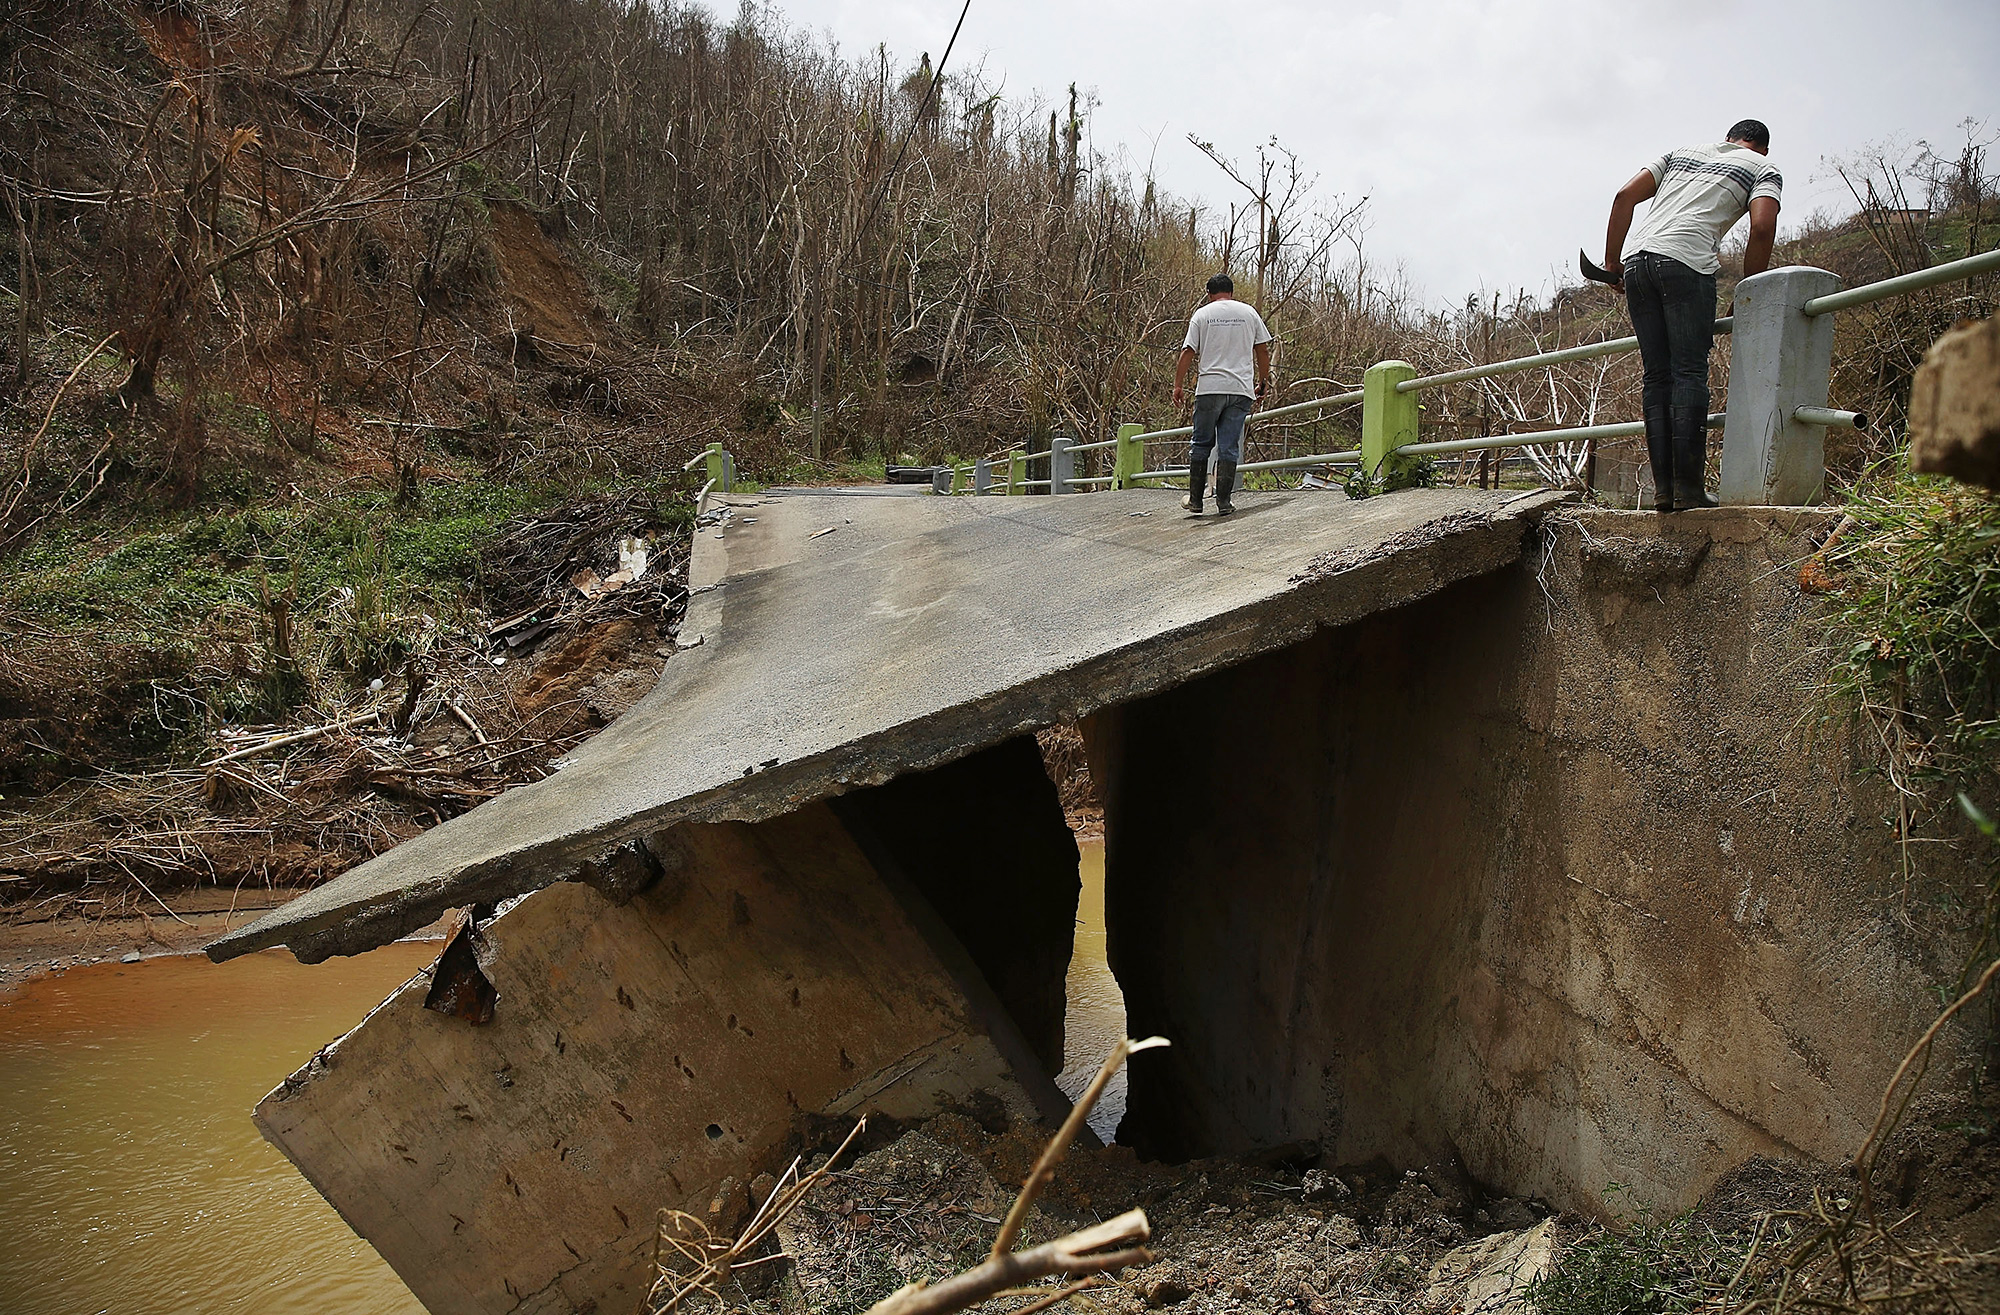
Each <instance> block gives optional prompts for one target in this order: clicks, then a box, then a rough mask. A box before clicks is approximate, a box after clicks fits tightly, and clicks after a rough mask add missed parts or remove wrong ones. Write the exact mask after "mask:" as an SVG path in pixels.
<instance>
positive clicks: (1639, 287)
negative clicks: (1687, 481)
mask: <svg viewBox="0 0 2000 1315" xmlns="http://www.w3.org/2000/svg"><path fill="white" fill-rule="evenodd" d="M1625 305H1626V306H1627V307H1628V308H1629V309H1630V310H1631V312H1632V332H1633V334H1634V335H1636V336H1637V337H1638V339H1639V358H1640V360H1642V361H1643V362H1644V363H1645V380H1646V382H1645V393H1644V397H1645V403H1644V404H1645V409H1646V413H1647V414H1648V415H1653V414H1655V413H1665V412H1667V410H1668V408H1670V407H1672V408H1680V407H1686V408H1688V409H1689V410H1690V411H1699V412H1700V414H1701V415H1703V416H1704V417H1705V416H1707V415H1708V349H1709V348H1710V346H1712V345H1713V344H1714V342H1715V275H1713V274H1698V273H1696V272H1695V271H1694V270H1691V269H1689V268H1688V267H1687V266H1686V265H1683V264H1682V263H1681V262H1680V261H1678V260H1675V259H1674V258H1673V257H1671V256H1661V255H1656V254H1654V253H1653V252H1651V251H1641V252H1638V253H1636V254H1635V255H1633V257H1632V258H1631V259H1630V260H1628V261H1626V262H1625Z"/></svg>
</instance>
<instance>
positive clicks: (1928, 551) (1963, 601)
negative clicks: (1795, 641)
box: [1821, 460, 2000, 801]
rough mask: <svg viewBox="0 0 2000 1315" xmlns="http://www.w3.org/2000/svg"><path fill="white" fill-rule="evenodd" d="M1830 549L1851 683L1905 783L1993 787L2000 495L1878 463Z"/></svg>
mask: <svg viewBox="0 0 2000 1315" xmlns="http://www.w3.org/2000/svg"><path fill="white" fill-rule="evenodd" d="M1845 507H1846V511H1847V520H1846V521H1845V522H1844V523H1843V524H1842V526H1841V527H1840V530H1839V533H1838V537H1837V538H1836V539H1835V540H1834V541H1833V542H1831V543H1830V544H1829V545H1828V547H1827V548H1826V549H1825V550H1824V552H1823V553H1822V556H1821V560H1822V562H1823V563H1824V566H1825V568H1826V569H1827V570H1828V571H1830V572H1831V573H1832V575H1833V580H1834V583H1835V584H1836V592H1835V593H1834V595H1833V598H1834V613H1833V618H1832V619H1833V623H1834V628H1833V632H1832V633H1834V634H1835V635H1837V636H1838V643H1839V644H1841V645H1842V646H1843V647H1841V648H1840V649H1839V650H1838V651H1837V652H1834V653H1831V654H1830V655H1829V656H1830V658H1831V665H1832V670H1833V673H1834V680H1835V687H1836V690H1837V692H1838V693H1840V694H1842V695H1844V696H1846V698H1847V699H1848V700H1849V701H1850V702H1851V704H1852V706H1854V707H1856V708H1858V709H1859V710H1860V711H1861V712H1862V713H1863V714H1864V716H1865V718H1866V721H1867V724H1868V725H1869V726H1870V727H1871V728H1872V729H1873V730H1874V732H1875V734H1876V736H1877V737H1878V740H1879V742H1880V745H1881V748H1882V759H1883V762H1884V765H1885V767H1886V769H1887V771H1888V772H1889V774H1890V776H1891V779H1892V780H1893V781H1894V782H1895V785H1896V787H1897V789H1898V790H1899V791H1902V792H1904V793H1906V794H1910V795H1916V794H1919V793H1923V794H1926V795H1928V796H1930V797H1932V798H1937V799H1941V800H1944V801H1949V800H1950V799H1951V797H1952V796H1953V795H1954V794H1955V793H1956V792H1958V791H1961V790H1970V791H1974V792H1975V793H1978V794H1981V795H1983V794H1984V793H1985V792H1986V791H1987V790H1989V789H1990V788H1991V786H1992V784H1993V781H1994V771H1995V767H1996V760H1995V754H1994V750H1995V747H1996V745H2000V499H1995V498H1994V497H1993V496H1992V495H1991V494H1989V493H1985V492H1982V491H1980V490H1977V489H1973V488H1969V487H1967V486H1965V485H1962V484H1959V483H1957V482H1955V481H1952V480H1947V479H1939V478H1932V477H1925V476H1913V475H1910V474H1908V473H1907V467H1906V465H1905V464H1904V463H1903V462H1902V461H1900V460H1897V461H1893V462H1885V463H1883V464H1882V465H1880V466H1878V467H1876V468H1874V469H1872V470H1871V471H1870V472H1869V473H1868V474H1867V475H1865V476H1864V477H1863V478H1862V479H1860V480H1859V481H1857V482H1856V483H1855V484H1854V485H1853V486H1852V487H1851V488H1850V489H1849V490H1848V494H1847V500H1846V504H1845Z"/></svg>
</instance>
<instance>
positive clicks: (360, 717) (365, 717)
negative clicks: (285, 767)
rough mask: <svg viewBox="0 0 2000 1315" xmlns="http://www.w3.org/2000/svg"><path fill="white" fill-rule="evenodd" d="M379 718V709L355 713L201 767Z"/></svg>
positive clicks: (300, 742)
mask: <svg viewBox="0 0 2000 1315" xmlns="http://www.w3.org/2000/svg"><path fill="white" fill-rule="evenodd" d="M381 716H382V712H381V709H379V708H378V709H375V710H373V711H370V712H357V713H355V714H354V715H353V716H352V717H343V718H342V719H341V720H339V721H330V722H328V723H327V724H326V725H324V726H312V727H308V728H307V729H305V730H302V731H293V732H292V733H291V734H290V735H280V736H277V737H276V738H274V739H269V740H265V741H263V742H262V743H261V744H253V745H251V746H250V747H248V748H246V749H238V750H236V751H235V752H233V753H225V754H223V755H222V756H221V757H220V758H215V759H212V760H210V761H208V762H205V763H203V764H202V766H203V767H220V766H222V764H224V763H233V762H235V761H236V760H237V759H239V758H254V757H256V756H257V755H258V754H260V753H263V752H265V751H267V750H270V749H282V748H284V747H285V746H286V745H288V744H303V743H305V742H306V741H307V740H316V739H318V738H319V737H320V736H322V735H329V734H331V733H332V732H334V731H344V730H346V729H348V728H349V727H351V726H359V725H361V724H362V723H363V722H370V721H378V720H380V719H381Z"/></svg>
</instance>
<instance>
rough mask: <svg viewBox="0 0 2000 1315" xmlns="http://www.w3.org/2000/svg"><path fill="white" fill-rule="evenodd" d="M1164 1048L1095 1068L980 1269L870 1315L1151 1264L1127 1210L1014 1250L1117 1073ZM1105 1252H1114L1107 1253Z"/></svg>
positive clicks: (944, 1309) (943, 1313) (950, 1306)
mask: <svg viewBox="0 0 2000 1315" xmlns="http://www.w3.org/2000/svg"><path fill="white" fill-rule="evenodd" d="M1167 1044H1169V1043H1168V1041H1167V1039H1166V1038H1165V1037H1158V1036H1155V1037H1148V1038H1146V1039H1145V1040H1144V1041H1133V1040H1131V1039H1130V1038H1125V1039H1121V1040H1120V1041H1119V1042H1118V1044H1117V1045H1115V1046H1113V1047H1111V1053H1110V1054H1108V1055H1106V1056H1105V1057H1104V1063H1103V1064H1102V1065H1100V1066H1099V1067H1098V1070H1097V1076H1096V1077H1094V1078H1092V1079H1091V1080H1090V1085H1089V1086H1088V1087H1086V1088H1084V1092H1083V1095H1082V1096H1081V1097H1080V1098H1078V1100H1077V1102H1076V1104H1075V1105H1074V1106H1072V1107H1071V1109H1070V1112H1069V1117H1068V1118H1066V1119H1064V1120H1063V1124H1062V1127H1060V1128H1058V1129H1056V1134H1055V1136H1053V1137H1051V1138H1049V1144H1048V1145H1047V1146H1044V1147H1043V1148H1042V1153H1041V1155H1040V1156H1039V1157H1037V1158H1036V1160H1035V1167H1034V1168H1033V1169H1031V1170H1029V1172H1028V1178H1027V1181H1026V1182H1024V1183H1022V1184H1021V1194H1020V1195H1019V1196H1017V1197H1015V1198H1014V1206H1013V1208H1012V1209H1011V1210H1009V1211H1008V1212H1007V1218H1006V1219H1005V1221H1003V1222H1002V1223H1001V1225H1000V1231H999V1232H998V1233H996V1234H994V1237H993V1250H992V1251H991V1252H990V1253H989V1254H988V1255H987V1257H986V1260H985V1262H984V1263H982V1264H980V1265H976V1266H974V1267H973V1268H971V1269H968V1270H966V1271H965V1272H964V1273H963V1274H959V1275H957V1276H955V1277H953V1278H948V1279H946V1280H945V1281H944V1282H942V1283H937V1284H933V1285H931V1286H928V1287H926V1286H925V1285H924V1284H921V1283H912V1284H910V1285H909V1286H907V1287H904V1288H901V1289H899V1290H898V1291H896V1292H895V1293H893V1294H892V1295H890V1296H888V1297H886V1298H884V1299H883V1300H881V1301H878V1302H876V1303H875V1305H874V1306H873V1307H871V1308H870V1309H869V1311H868V1315H948V1312H952V1311H960V1310H965V1309H967V1308H969V1307H972V1306H977V1305H978V1304H979V1303H980V1302H982V1301H986V1300H988V1299H989V1298H991V1297H994V1296H996V1295H998V1294H999V1293H1001V1292H1004V1291H1006V1290H1007V1289H1009V1288H1013V1287H1018V1286H1020V1285H1021V1284H1023V1283H1032V1282H1035V1281H1037V1280H1039V1279H1045V1278H1049V1277H1051V1276H1053V1275H1057V1274H1066V1275H1097V1274H1105V1273H1109V1272H1111V1271H1113V1270H1119V1269H1124V1268H1126V1267H1127V1266H1130V1265H1144V1264H1149V1263H1151V1261H1152V1260H1153V1253H1152V1252H1150V1251H1148V1250H1146V1248H1145V1246H1144V1245H1142V1244H1143V1243H1146V1242H1150V1241H1151V1240H1152V1238H1153V1227H1152V1225H1151V1224H1149V1223H1148V1222H1147V1221H1146V1212H1145V1211H1144V1210H1128V1211H1126V1212H1125V1213H1124V1214H1122V1215H1119V1216H1118V1217H1117V1218H1115V1219H1107V1220H1105V1221H1104V1222H1103V1223H1101V1224H1094V1225H1092V1226H1091V1227H1089V1228H1084V1229H1079V1230H1078V1231H1076V1232H1074V1233H1070V1234H1068V1235H1067V1236H1064V1237H1059V1238H1057V1239H1056V1240H1055V1241H1053V1242H1044V1243H1043V1244H1042V1245H1041V1246H1038V1247H1030V1248H1029V1249H1028V1250H1026V1251H1014V1250H1012V1249H1011V1248H1012V1247H1013V1245H1014V1242H1015V1240H1016V1239H1017V1238H1019V1237H1020V1235H1021V1229H1022V1227H1023V1225H1025V1224H1026V1223H1027V1221H1028V1210H1029V1208H1030V1207H1031V1206H1033V1205H1034V1203H1035V1198H1036V1197H1037V1196H1039V1195H1041V1192H1042V1189H1043V1188H1044V1187H1046V1186H1048V1183H1049V1180H1050V1179H1051V1178H1053V1177H1054V1176H1055V1171H1056V1165H1057V1164H1058V1163H1060V1162H1061V1160H1062V1157H1063V1156H1064V1154H1065V1153H1067V1152H1068V1150H1069V1148H1070V1144H1071V1143H1072V1142H1074V1141H1075V1140H1076V1138H1077V1134H1078V1133H1080V1132H1082V1131H1083V1129H1084V1125H1085V1122H1086V1120H1088V1119H1089V1118H1090V1111H1091V1110H1092V1109H1094V1108H1095V1107H1096V1105H1097V1101H1098V1098H1099V1097H1100V1096H1102V1095H1103V1094H1104V1089H1105V1087H1106V1086H1108V1085H1110V1082H1111V1078H1112V1075H1113V1074H1115V1073H1117V1072H1118V1070H1119V1068H1120V1067H1122V1066H1123V1065H1124V1063H1125V1061H1126V1060H1127V1059H1129V1058H1131V1057H1132V1056H1133V1055H1136V1054H1138V1053H1139V1052H1140V1051H1141V1050H1152V1049H1154V1048H1155V1047H1157V1046H1164V1045H1167ZM1107 1247H1116V1248H1118V1249H1117V1250H1115V1251H1107V1250H1106V1249H1105V1248H1107ZM1087 1286H1089V1285H1088V1284H1086V1283H1072V1284H1068V1285H1066V1286H1065V1287H1063V1288H1062V1289H1060V1290H1059V1291H1057V1292H1054V1293H1051V1294H1050V1295H1049V1296H1047V1297H1044V1298H1043V1299H1041V1300H1040V1301H1036V1302H1032V1303H1030V1304H1029V1305H1027V1306H1024V1307H1022V1308H1021V1311H1020V1312H1017V1313H1016V1315H1026V1313H1027V1312H1029V1311H1039V1310H1045V1309H1047V1308H1048V1307H1050V1306H1053V1305H1055V1304H1056V1303H1058V1302H1061V1301H1066V1300H1068V1299H1069V1298H1070V1297H1071V1296H1073V1295H1075V1294H1076V1293H1078V1292H1081V1291H1082V1290H1083V1289H1084V1288H1085V1287H1087Z"/></svg>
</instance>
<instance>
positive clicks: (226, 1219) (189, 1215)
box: [0, 944, 438, 1315]
mask: <svg viewBox="0 0 2000 1315" xmlns="http://www.w3.org/2000/svg"><path fill="white" fill-rule="evenodd" d="M437 948H438V947H437V946H436V945H427V944H408V945H390V946H386V947H384V948H383V949H380V950H377V951H375V952H374V953H372V954H366V955H362V956H361V957H359V958H356V959H345V960H334V961H331V962H328V963H325V964H320V965H318V966H315V967H312V968H307V967H305V966H303V965H301V964H299V963H297V962H296V961H294V960H293V959H292V957H291V955H289V954H287V953H285V952H283V951H281V950H279V951H270V952H267V953H264V954H254V955H250V956H248V957H246V958H242V959H237V960H234V961H232V962H230V963H226V964H221V965H216V964H212V963H210V962H208V961H207V960H206V959H202V958H161V959H149V960H146V961H145V962H143V963H136V964H120V963H105V964H97V965H94V966H92V967H88V968H75V969H71V970H70V971H68V972H67V973H63V974H61V975H59V976H51V977H44V978H40V979H38V980H36V981H33V982H30V983H28V984H27V985H25V986H24V987H22V988H21V989H20V990H19V991H18V992H16V993H14V994H12V995H10V996H7V997H5V998H4V999H0V1310H4V1311H7V1312H9V1315H80V1313H82V1312H115V1313H116V1315H151V1313H152V1312H161V1313H162V1315H164V1313H165V1312H169V1311H172V1312H183V1311H190V1312H191V1311H199V1312H203V1315H236V1313H237V1312H242V1313H243V1315H249V1313H250V1312H259V1313H269V1315H289V1313H290V1312H299V1313H300V1315H304V1313H305V1312H313V1313H314V1315H422V1311H423V1307H421V1306H419V1305H418V1304H417V1300H416V1298H414V1297H412V1296H411V1295H410V1293H409V1290H408V1289H407V1288H405V1287H404V1286H403V1284H402V1281H401V1280H400V1279H398V1278H397V1277H396V1276H395V1274H394V1273H393V1272H392V1271H391V1270H390V1269H389V1267H388V1266H387V1265H386V1264H384V1263H383V1262H382V1259H381V1258H380V1257H379V1256H377V1255H376V1254H375V1252H374V1251H373V1249H371V1248H370V1247H369V1245H368V1244H367V1243H366V1242H363V1241H362V1240H361V1239H360V1238H358V1237H356V1236H355V1235H354V1234H353V1233H352V1232H351V1231H350V1230H349V1229H348V1227H347V1225H346V1224H345V1223H343V1222H342V1221H341V1218H340V1216H339V1215H337V1214H335V1213H334V1212H333V1209H332V1207H330V1206H328V1205H327V1204H326V1202H324V1201H322V1200H321V1199H320V1197H319V1194H318V1193H317V1192H315V1191H313V1189H312V1187H311V1186H310V1185H309V1184H308V1183H307V1182H306V1180H305V1179H304V1178H302V1177H300V1176H299V1174H298V1173H297V1171H295V1170H294V1169H293V1168H292V1166H291V1165H290V1164H289V1163H288V1162H287V1161H286V1160H285V1158H284V1157H283V1156H281V1155H279V1154H278V1152H277V1151H276V1150H274V1149H272V1148H271V1147H270V1146H269V1145H267V1144H266V1143H265V1142H264V1140H263V1138H261V1137H259V1136H258V1135H257V1129H256V1127H255V1126H254V1125H253V1124H252V1123H251V1121H250V1110H251V1107H252V1106H254V1105H255V1104H256V1103H257V1102H258V1101H259V1100H260V1099H262V1098H263V1096H264V1094H265V1093H266V1092H267V1091H269V1090H270V1089H271V1088H272V1087H274V1086H276V1085H277V1084H278V1083H279V1082H281V1081H283V1080H284V1078H285V1077H286V1076H287V1075H288V1074H290V1073H291V1072H292V1070H293V1069H295V1068H297V1067H298V1066H299V1065H300V1064H302V1063H304V1062H305V1061H306V1060H307V1059H308V1058H310V1057H311V1056H312V1054H313V1052H314V1051H315V1050H317V1049H318V1048H319V1047H320V1046H322V1045H324V1044H325V1043H326V1042H328V1041H330V1040H332V1039H333V1038H334V1037H336V1036H339V1035H340V1034H341V1033H343V1032H345V1031H347V1030H348V1029H349V1028H351V1027H353V1026H354V1025H355V1024H356V1023H358V1022H360V1021H361V1019H362V1018H363V1017H364V1016H366V1014H367V1012H368V1011H369V1010H370V1009H372V1008H374V1007H375V1005H377V1004H378V1003H380V1002H381V1001H382V999H383V998H384V997H386V996H387V995H388V994H389V993H390V992H391V991H393V990H395V989H396V987H398V986H400V985H401V984H402V983H403V982H405V981H407V980H409V978H410V977H411V976H413V975H414V974H415V973H417V972H418V971H419V970H421V969H422V968H424V967H425V966H426V965H427V964H428V963H429V962H430V960H431V959H432V958H433V957H435V956H436V954H437Z"/></svg>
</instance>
